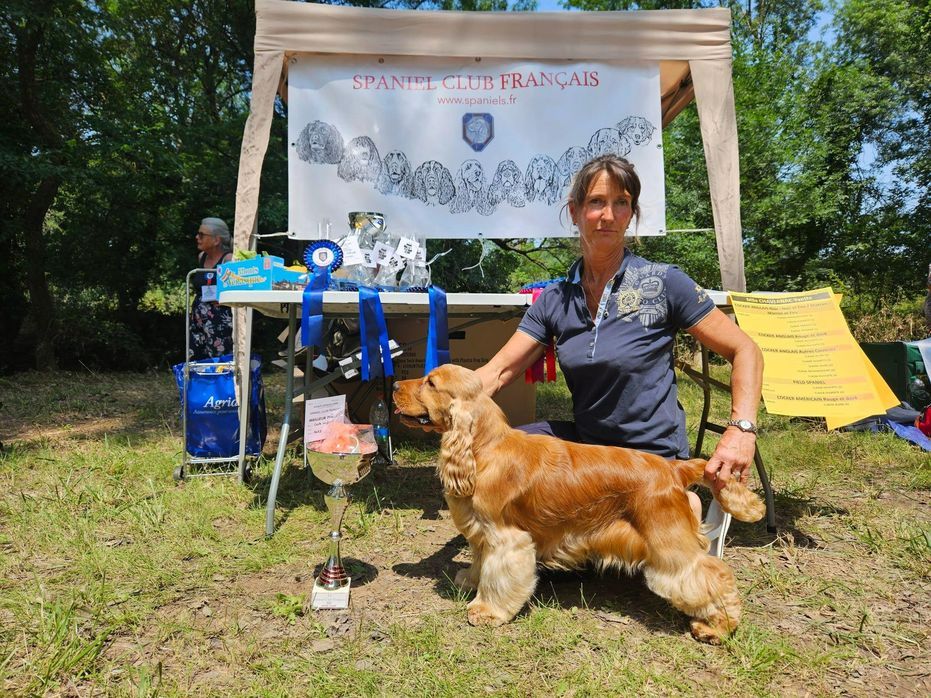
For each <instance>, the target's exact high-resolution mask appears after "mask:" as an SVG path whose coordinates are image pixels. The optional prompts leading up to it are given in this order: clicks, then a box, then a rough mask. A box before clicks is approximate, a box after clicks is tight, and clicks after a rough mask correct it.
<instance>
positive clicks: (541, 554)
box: [395, 364, 765, 643]
mask: <svg viewBox="0 0 931 698" xmlns="http://www.w3.org/2000/svg"><path fill="white" fill-rule="evenodd" d="M395 405H396V407H397V409H398V411H399V412H400V413H401V414H402V415H403V419H404V421H406V422H407V423H409V424H410V423H417V421H418V420H419V425H425V424H426V423H427V422H429V423H430V424H432V425H433V426H434V427H436V428H437V429H438V430H439V431H441V432H443V434H442V441H441V450H440V458H439V463H438V466H437V471H438V474H439V477H440V480H441V481H442V483H443V490H444V494H445V496H446V501H447V503H448V505H449V510H450V513H451V514H452V518H453V521H454V522H455V524H456V527H457V528H458V529H459V531H460V532H461V533H462V534H463V536H465V538H466V540H468V541H469V546H470V548H471V551H472V566H471V567H469V568H468V569H465V570H461V571H460V572H459V573H458V574H457V575H456V584H458V585H459V586H461V587H463V588H467V589H474V590H475V591H476V592H477V593H476V595H475V598H474V599H473V600H472V601H471V602H470V603H469V622H470V623H472V624H487V625H500V624H502V623H506V622H508V621H509V620H511V619H512V618H513V617H514V616H515V615H516V614H517V613H518V611H520V610H521V608H522V607H523V606H524V604H525V603H526V602H527V601H528V600H529V599H530V596H531V594H532V593H533V590H534V587H535V586H536V581H537V579H536V565H537V563H538V562H539V563H541V564H543V565H545V566H547V567H554V568H575V567H579V566H582V565H585V564H586V563H588V562H593V563H595V564H596V565H598V566H599V567H601V568H609V567H617V568H621V569H624V570H627V571H634V570H642V571H643V574H644V577H645V578H646V582H647V586H649V588H650V589H651V590H652V591H653V592H655V593H656V594H658V595H660V596H662V597H663V598H665V599H667V600H669V602H670V603H672V604H673V605H674V606H675V607H676V608H678V609H679V610H681V611H683V612H684V613H686V614H687V615H689V616H691V617H692V623H691V627H692V635H693V636H694V637H695V638H696V639H698V640H703V641H706V642H712V643H716V642H719V641H720V640H721V638H722V637H724V636H725V635H727V634H728V633H729V632H731V631H732V630H734V628H736V627H737V623H738V621H739V620H740V599H739V597H738V595H737V588H736V585H735V583H734V575H733V573H732V572H731V570H730V569H729V568H728V567H727V566H726V565H725V564H724V563H723V562H722V561H721V560H719V559H718V558H716V557H712V556H710V555H708V554H707V551H708V539H707V538H705V537H704V536H703V535H701V533H700V532H699V524H698V521H696V520H695V518H694V516H693V514H692V512H691V510H690V508H689V503H688V498H687V496H686V488H687V487H688V486H689V485H692V484H694V483H698V482H702V477H703V471H704V467H705V461H704V460H701V459H693V460H688V461H667V460H665V459H664V458H661V457H659V456H654V455H650V454H647V453H642V452H640V451H634V450H630V449H624V448H616V447H608V446H590V445H583V444H575V443H569V442H566V441H561V440H559V439H556V438H553V437H549V436H539V435H530V434H525V433H524V432H521V431H518V430H516V429H511V428H510V427H509V426H508V423H507V419H506V418H505V416H504V413H503V412H502V411H501V409H500V408H499V407H498V406H497V405H496V404H495V403H494V401H492V400H491V398H489V397H487V396H486V395H485V394H484V393H483V392H482V386H481V382H480V381H479V378H478V377H477V376H476V375H475V373H474V372H472V371H470V370H468V369H466V368H462V367H460V366H454V365H451V364H447V365H444V366H440V367H439V368H437V369H434V370H433V371H431V372H430V374H429V375H428V376H427V377H425V378H423V379H418V380H406V381H399V382H398V383H396V384H395ZM706 484H707V483H706ZM717 500H718V502H719V503H720V504H721V507H722V508H723V509H724V510H725V511H727V512H729V513H731V514H732V515H733V516H734V517H735V518H737V519H739V520H741V521H757V520H759V519H760V518H761V517H762V516H763V514H764V512H765V507H764V505H763V502H762V501H761V500H760V498H759V497H757V496H756V495H755V494H754V493H752V492H751V491H750V490H748V489H747V488H746V487H745V486H744V485H741V484H739V483H737V482H735V481H733V480H731V481H730V482H729V483H728V484H727V486H726V487H724V488H723V489H722V490H721V492H720V493H719V494H718V495H717Z"/></svg>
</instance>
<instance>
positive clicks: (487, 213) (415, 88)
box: [288, 56, 666, 239]
mask: <svg viewBox="0 0 931 698" xmlns="http://www.w3.org/2000/svg"><path fill="white" fill-rule="evenodd" d="M293 61H294V62H292V64H291V65H290V67H289V73H288V140H289V150H288V187H289V229H290V233H291V235H292V236H294V237H297V238H301V239H313V238H317V237H318V236H319V231H321V230H325V229H326V225H327V223H330V224H331V226H332V233H333V234H334V235H342V234H343V233H344V232H346V231H347V229H348V220H347V217H346V216H347V213H348V212H349V211H379V212H381V213H384V214H385V218H386V221H387V224H388V230H389V231H390V232H392V233H395V234H404V235H408V236H410V237H413V236H419V237H425V238H474V237H479V236H484V237H489V238H505V237H526V238H542V237H559V236H567V235H570V234H572V232H571V228H570V225H569V221H568V213H567V212H563V211H562V208H563V204H564V203H565V200H566V195H567V189H568V186H569V182H570V180H571V178H572V175H573V174H574V173H575V172H576V171H577V170H578V168H579V167H580V166H581V165H582V164H583V163H584V162H585V161H587V160H588V159H590V158H591V157H594V156H596V155H600V154H603V153H606V152H613V153H616V154H617V155H621V156H623V157H625V158H627V159H628V160H630V161H632V162H633V163H634V164H635V165H636V168H637V172H638V174H639V176H640V180H641V183H642V193H641V197H640V208H641V218H640V221H639V224H637V230H636V232H637V234H639V235H659V234H662V233H663V232H664V230H665V216H666V209H665V188H664V180H663V150H662V130H661V128H660V124H661V112H660V94H659V66H658V65H657V64H638V65H630V64H624V65H619V64H611V63H602V62H598V63H578V62H567V61H562V62H555V61H548V62H539V61H537V62H528V61H517V60H507V61H506V60H485V59H471V60H466V59H459V58H456V59H453V58H414V57H385V58H373V57H369V56H300V57H297V58H295V59H293ZM634 225H635V224H634V223H632V224H631V227H632V228H633V226H634ZM632 233H633V230H631V231H630V232H629V234H632Z"/></svg>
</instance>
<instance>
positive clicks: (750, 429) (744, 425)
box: [727, 419, 756, 434]
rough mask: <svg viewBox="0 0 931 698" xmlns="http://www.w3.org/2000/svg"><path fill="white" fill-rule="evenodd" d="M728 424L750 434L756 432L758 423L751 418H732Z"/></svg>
mask: <svg viewBox="0 0 931 698" xmlns="http://www.w3.org/2000/svg"><path fill="white" fill-rule="evenodd" d="M727 426H729V427H737V428H738V429H740V430H741V431H743V432H747V433H749V434H756V424H754V423H753V422H751V421H750V420H749V419H732V420H730V421H729V422H728V423H727Z"/></svg>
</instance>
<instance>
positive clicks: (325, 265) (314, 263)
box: [304, 240, 343, 274]
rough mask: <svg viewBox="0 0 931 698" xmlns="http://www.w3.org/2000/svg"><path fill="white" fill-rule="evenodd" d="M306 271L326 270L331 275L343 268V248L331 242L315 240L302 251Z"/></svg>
mask: <svg viewBox="0 0 931 698" xmlns="http://www.w3.org/2000/svg"><path fill="white" fill-rule="evenodd" d="M304 264H305V265H306V266H307V268H308V269H311V270H313V269H326V270H327V271H328V272H330V273H331V274H332V273H333V272H334V271H336V270H337V269H339V268H340V267H341V266H343V248H342V247H340V246H339V245H337V244H336V243H335V242H333V241H332V240H317V241H316V242H312V243H310V244H309V245H308V246H307V249H305V250H304Z"/></svg>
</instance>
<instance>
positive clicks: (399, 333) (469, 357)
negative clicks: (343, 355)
mask: <svg viewBox="0 0 931 698" xmlns="http://www.w3.org/2000/svg"><path fill="white" fill-rule="evenodd" d="M466 322H469V320H468V319H461V318H450V320H449V335H450V337H449V354H450V359H451V361H452V363H454V364H458V365H459V366H465V367H466V368H471V369H475V368H478V367H479V366H481V365H482V364H484V363H486V362H487V361H488V360H489V359H490V358H491V357H492V356H494V355H495V354H496V353H497V352H498V350H499V349H500V348H501V347H503V346H504V344H505V342H507V341H508V339H510V338H511V335H512V334H514V332H515V330H516V329H517V325H518V324H519V323H520V318H519V317H515V318H510V319H508V320H499V319H490V320H486V321H485V322H480V323H478V324H475V325H472V326H470V327H466V328H465V329H459V326H460V325H462V324H465V323H466ZM388 334H389V336H390V337H391V339H393V340H395V341H396V342H397V343H398V344H400V345H401V346H404V345H406V344H407V343H408V342H411V341H415V340H417V339H420V338H423V337H426V336H427V318H388ZM426 348H427V343H426V341H421V342H419V343H418V344H415V345H414V346H412V347H407V348H406V349H405V350H404V353H403V354H402V355H401V356H398V357H396V358H395V360H394V378H395V380H406V379H409V378H421V377H422V376H423V367H424V358H425V355H426ZM334 386H335V387H336V390H337V391H338V392H345V393H346V394H347V395H349V396H351V395H352V394H353V393H354V392H355V391H356V390H358V389H359V381H358V379H355V380H352V381H347V382H342V381H337V382H336V383H335V384H334ZM379 387H380V386H379ZM360 392H362V391H360ZM373 401H374V393H373V394H372V395H369V396H367V397H366V399H364V400H359V401H358V402H357V401H355V400H354V401H353V409H354V412H355V413H354V414H353V419H354V421H362V422H365V421H368V413H369V408H370V407H371V404H372V402H373ZM495 402H497V403H498V405H499V406H500V407H501V409H502V410H504V413H505V415H507V418H508V421H509V422H510V423H511V425H512V426H516V425H518V424H528V423H530V422H533V421H535V420H536V390H535V387H534V385H533V384H532V383H526V382H524V378H523V376H521V377H520V378H518V379H517V380H516V381H514V382H513V383H512V384H511V385H509V386H507V387H506V388H504V389H503V390H502V391H500V392H499V393H498V394H497V395H496V396H495ZM391 430H392V434H394V435H400V436H404V437H413V438H422V437H425V436H426V435H427V432H424V431H421V430H420V429H408V428H406V427H404V426H402V425H401V424H400V423H399V422H398V419H397V415H394V414H392V415H391Z"/></svg>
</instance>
